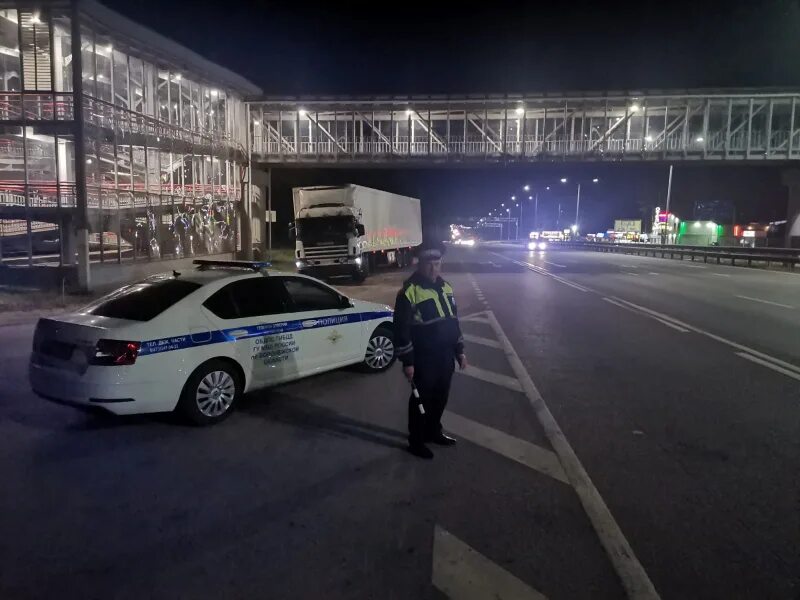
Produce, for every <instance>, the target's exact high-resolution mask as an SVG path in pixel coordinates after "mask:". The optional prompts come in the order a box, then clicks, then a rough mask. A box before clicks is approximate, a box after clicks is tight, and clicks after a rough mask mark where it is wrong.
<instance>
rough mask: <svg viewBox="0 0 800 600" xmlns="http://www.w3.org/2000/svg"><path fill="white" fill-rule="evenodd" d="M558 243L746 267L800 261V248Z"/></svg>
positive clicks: (785, 264) (605, 250)
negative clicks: (728, 262) (737, 262)
mask: <svg viewBox="0 0 800 600" xmlns="http://www.w3.org/2000/svg"><path fill="white" fill-rule="evenodd" d="M559 246H561V247H564V248H573V249H576V250H594V251H596V252H617V253H621V254H636V255H638V256H650V255H652V256H653V257H658V256H659V255H660V256H661V258H667V257H669V258H675V257H678V258H680V259H681V260H683V259H684V257H689V258H690V259H691V260H692V261H694V260H695V258H700V257H702V258H703V262H704V263H707V262H708V260H709V259H712V260H716V264H718V265H719V264H722V261H723V260H726V261H730V263H731V265H734V266H735V265H736V261H739V263H740V264H742V263H744V262H746V263H747V266H752V264H753V263H754V262H762V263H764V262H765V263H767V266H769V265H771V264H772V263H779V264H782V265H783V266H784V267H787V268H789V269H794V267H795V265H798V264H800V248H737V247H723V246H719V247H717V246H676V245H660V244H637V243H631V244H613V243H593V242H561V243H560V244H559Z"/></svg>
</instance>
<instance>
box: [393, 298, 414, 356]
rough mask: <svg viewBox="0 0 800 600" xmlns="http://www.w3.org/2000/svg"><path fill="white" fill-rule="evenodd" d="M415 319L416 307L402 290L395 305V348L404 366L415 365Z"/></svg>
mask: <svg viewBox="0 0 800 600" xmlns="http://www.w3.org/2000/svg"><path fill="white" fill-rule="evenodd" d="M413 319H414V307H413V306H412V305H411V302H410V301H409V299H408V297H406V294H405V290H404V289H402V290H400V291H399V292H398V293H397V299H396V300H395V303H394V347H395V351H396V352H397V358H399V359H400V362H402V363H403V366H406V365H413V364H414V345H413V344H412V343H411V323H412V322H413Z"/></svg>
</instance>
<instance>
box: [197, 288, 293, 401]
mask: <svg viewBox="0 0 800 600" xmlns="http://www.w3.org/2000/svg"><path fill="white" fill-rule="evenodd" d="M203 306H204V307H205V308H206V309H207V310H208V311H209V312H210V313H212V314H211V315H210V318H211V319H212V320H213V321H214V322H215V323H216V324H217V326H218V327H219V329H220V330H221V331H222V332H223V334H224V337H226V338H228V339H229V340H231V342H232V343H233V344H235V352H236V356H237V359H238V360H239V362H240V363H241V365H242V367H243V368H244V370H245V372H246V374H247V376H248V379H249V380H250V381H251V385H250V386H249V388H250V389H252V388H258V387H264V386H267V385H272V384H274V383H279V382H281V381H288V380H290V379H296V378H297V377H301V376H302V374H303V369H302V365H301V361H300V360H299V357H298V349H299V348H298V343H297V338H296V336H295V333H294V332H293V331H291V329H292V328H291V324H290V321H288V319H289V318H290V315H289V314H288V311H289V308H290V307H289V298H288V296H287V294H286V289H285V288H284V286H283V283H282V282H281V281H280V280H279V279H276V278H272V277H264V276H259V277H251V278H247V279H238V280H236V281H233V282H231V283H229V284H227V285H226V286H224V287H223V288H221V289H220V290H218V291H217V292H216V293H214V294H213V295H212V296H211V297H209V298H208V299H207V300H206V301H205V302H204V303H203Z"/></svg>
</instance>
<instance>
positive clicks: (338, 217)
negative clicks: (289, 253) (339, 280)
mask: <svg viewBox="0 0 800 600" xmlns="http://www.w3.org/2000/svg"><path fill="white" fill-rule="evenodd" d="M357 212H358V211H357V209H355V208H354V207H348V206H337V205H327V206H326V205H316V206H312V207H308V208H303V209H300V210H299V211H298V212H297V214H296V218H295V221H294V226H293V230H294V237H295V257H296V263H297V269H298V271H299V272H300V273H306V274H309V275H315V276H336V275H351V276H353V277H354V278H356V279H358V278H359V277H362V278H363V277H365V276H366V273H365V268H364V264H363V263H364V261H363V257H362V248H363V243H362V238H363V236H364V234H365V231H364V226H363V225H362V224H361V223H360V219H359V217H360V215H359V214H357Z"/></svg>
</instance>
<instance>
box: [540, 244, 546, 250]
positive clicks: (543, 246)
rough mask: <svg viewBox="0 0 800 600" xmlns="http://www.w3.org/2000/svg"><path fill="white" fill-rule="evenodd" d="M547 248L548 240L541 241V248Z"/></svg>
mask: <svg viewBox="0 0 800 600" xmlns="http://www.w3.org/2000/svg"><path fill="white" fill-rule="evenodd" d="M545 248H547V242H539V250H544V249H545Z"/></svg>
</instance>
